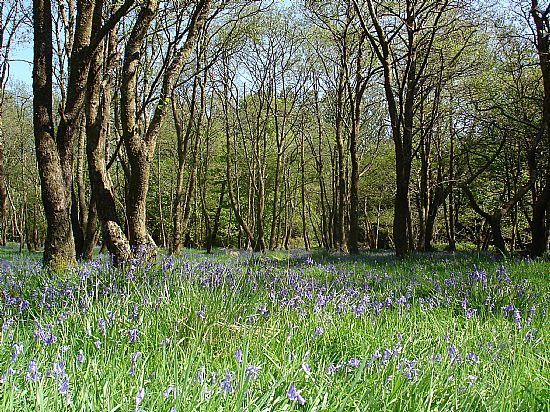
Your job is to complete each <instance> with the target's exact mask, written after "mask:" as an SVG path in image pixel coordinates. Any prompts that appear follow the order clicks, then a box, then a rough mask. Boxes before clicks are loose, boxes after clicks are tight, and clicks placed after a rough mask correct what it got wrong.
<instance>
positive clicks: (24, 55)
mask: <svg viewBox="0 0 550 412" xmlns="http://www.w3.org/2000/svg"><path fill="white" fill-rule="evenodd" d="M32 49H33V48H32V43H31V42H28V43H24V44H18V45H17V46H16V47H15V48H14V49H12V50H11V52H10V80H11V81H16V82H23V83H25V84H28V85H29V86H30V85H32Z"/></svg>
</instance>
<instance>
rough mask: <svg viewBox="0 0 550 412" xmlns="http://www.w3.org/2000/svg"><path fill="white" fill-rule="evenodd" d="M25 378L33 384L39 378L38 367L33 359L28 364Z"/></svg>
mask: <svg viewBox="0 0 550 412" xmlns="http://www.w3.org/2000/svg"><path fill="white" fill-rule="evenodd" d="M26 376H27V379H28V380H30V381H33V382H35V381H36V380H38V379H39V378H40V373H38V365H37V364H36V361H35V360H34V359H32V360H31V361H30V362H29V368H28V371H27V374H26Z"/></svg>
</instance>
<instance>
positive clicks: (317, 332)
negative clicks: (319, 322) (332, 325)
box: [313, 326, 325, 338]
mask: <svg viewBox="0 0 550 412" xmlns="http://www.w3.org/2000/svg"><path fill="white" fill-rule="evenodd" d="M324 333H325V330H324V329H323V327H322V326H317V327H316V328H315V331H314V332H313V337H314V338H316V337H317V336H321V335H322V334H324Z"/></svg>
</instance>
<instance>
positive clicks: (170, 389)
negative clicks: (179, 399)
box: [163, 385, 176, 399]
mask: <svg viewBox="0 0 550 412" xmlns="http://www.w3.org/2000/svg"><path fill="white" fill-rule="evenodd" d="M163 395H164V399H167V398H169V397H170V395H173V396H174V398H175V397H176V386H175V385H168V388H166V390H165V391H164V392H163Z"/></svg>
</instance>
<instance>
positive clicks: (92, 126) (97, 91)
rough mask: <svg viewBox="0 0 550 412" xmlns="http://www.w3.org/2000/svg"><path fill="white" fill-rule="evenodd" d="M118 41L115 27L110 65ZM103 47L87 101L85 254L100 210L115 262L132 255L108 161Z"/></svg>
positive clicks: (95, 62) (108, 95)
mask: <svg viewBox="0 0 550 412" xmlns="http://www.w3.org/2000/svg"><path fill="white" fill-rule="evenodd" d="M100 17H101V15H100V14H99V15H97V14H96V16H95V18H96V19H97V18H100ZM115 42H116V32H115V30H113V32H112V33H111V36H110V38H109V47H108V48H107V50H108V56H107V62H106V67H107V68H111V67H112V64H113V63H112V59H113V58H114V56H115V51H116V50H115V47H116V43H115ZM102 50H103V49H102V48H99V49H98V50H97V52H96V55H95V56H94V60H93V62H92V65H91V70H90V79H89V86H88V94H87V104H86V135H87V141H86V154H87V159H88V174H89V179H90V186H91V189H92V194H91V201H90V203H91V206H90V213H89V216H88V228H87V230H86V232H87V239H88V242H87V247H86V251H85V256H86V257H89V256H90V254H91V251H93V247H94V246H95V243H97V238H96V235H95V234H94V235H92V227H94V228H95V225H96V223H95V217H94V216H93V215H95V211H97V215H98V217H99V220H100V222H101V227H102V232H103V240H104V244H105V246H106V247H107V250H108V251H109V252H110V253H111V254H112V255H113V257H114V259H115V262H117V263H123V262H124V261H126V260H127V259H129V258H130V256H131V253H130V245H129V242H128V239H127V238H126V236H125V234H124V231H123V230H122V227H121V224H120V221H119V219H118V215H117V211H116V204H115V197H114V193H113V189H112V184H111V179H110V177H109V174H108V172H107V166H106V163H105V157H106V147H105V146H106V144H107V137H108V133H109V124H110V110H111V86H110V82H111V79H110V77H108V78H107V79H106V81H105V85H104V87H103V89H102V86H101V83H102V76H101V67H102V63H103V60H104V58H103V51H102ZM102 96H103V98H102ZM92 212H94V213H92ZM94 239H95V242H94ZM90 249H91V250H90Z"/></svg>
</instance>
